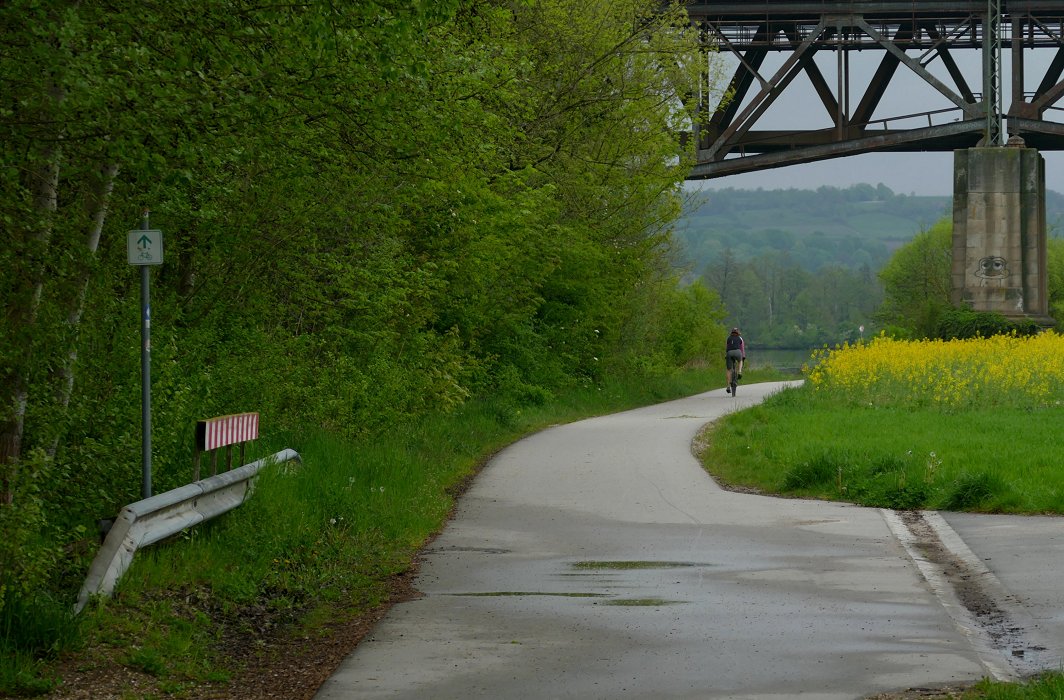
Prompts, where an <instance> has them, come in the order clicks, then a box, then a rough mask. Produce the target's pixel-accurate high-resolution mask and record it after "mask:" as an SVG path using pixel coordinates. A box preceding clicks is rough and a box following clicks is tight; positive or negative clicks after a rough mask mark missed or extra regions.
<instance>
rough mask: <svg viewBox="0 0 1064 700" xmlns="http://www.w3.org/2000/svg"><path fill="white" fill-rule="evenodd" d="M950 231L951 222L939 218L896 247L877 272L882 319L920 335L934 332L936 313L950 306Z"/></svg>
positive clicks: (938, 314)
mask: <svg viewBox="0 0 1064 700" xmlns="http://www.w3.org/2000/svg"><path fill="white" fill-rule="evenodd" d="M952 234H953V225H952V222H951V221H950V220H949V219H942V220H940V221H939V222H938V223H936V224H935V225H934V226H932V227H931V228H930V229H928V230H926V231H923V232H921V233H919V234H917V235H916V236H915V237H914V238H913V239H912V241H910V242H909V243H907V244H906V245H904V246H902V247H901V248H899V249H898V250H897V251H895V253H894V256H893V257H892V258H891V259H890V262H888V263H887V265H886V267H884V268H883V270H882V271H880V273H879V278H880V279H881V280H882V282H883V289H884V300H883V306H882V307H881V309H880V311H879V319H880V320H881V321H882V322H884V323H886V324H891V325H895V326H899V327H902V328H906V329H908V330H909V331H911V332H912V333H915V334H917V335H920V336H930V335H932V334H933V333H934V330H935V325H936V324H937V322H938V318H939V316H940V315H941V314H942V312H943V311H945V310H946V309H949V308H952V303H951V301H950V260H951V245H952Z"/></svg>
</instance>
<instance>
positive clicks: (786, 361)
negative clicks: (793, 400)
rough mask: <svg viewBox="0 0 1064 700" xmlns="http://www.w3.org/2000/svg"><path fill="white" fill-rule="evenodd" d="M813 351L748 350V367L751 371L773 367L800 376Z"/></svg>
mask: <svg viewBox="0 0 1064 700" xmlns="http://www.w3.org/2000/svg"><path fill="white" fill-rule="evenodd" d="M812 353H813V351H812V350H779V349H774V348H773V349H759V348H747V351H746V359H747V366H749V367H750V368H751V369H762V368H765V367H773V368H775V369H778V370H780V371H781V372H793V373H795V374H799V373H800V372H801V370H802V365H803V364H807V363H808V362H809V356H810V355H811V354H812Z"/></svg>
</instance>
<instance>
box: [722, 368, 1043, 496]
mask: <svg viewBox="0 0 1064 700" xmlns="http://www.w3.org/2000/svg"><path fill="white" fill-rule="evenodd" d="M1062 421H1064V407H1053V408H1045V409H1038V410H1024V409H1020V408H997V409H993V410H991V409H972V410H967V411H963V412H957V413H943V412H940V411H935V410H933V409H904V408H871V407H868V408H861V407H854V406H845V407H842V406H836V405H834V404H832V403H831V402H828V401H823V400H821V399H819V398H818V397H816V396H815V395H814V393H813V392H812V391H810V389H809V388H808V387H802V388H800V389H792V390H788V391H785V392H782V393H780V394H777V395H776V396H773V397H770V398H769V399H768V400H767V401H766V402H765V403H763V404H762V405H760V406H757V407H755V408H752V409H750V410H747V411H743V412H741V413H736V414H732V415H730V416H727V417H726V418H724V419H723V420H721V421H719V422H717V423H716V424H715V425H714V426H712V427H711V429H710V435H709V440H710V442H711V448H710V449H709V450H708V451H707V452H706V453H705V455H704V463H705V464H706V466H707V468H708V469H709V470H710V471H711V473H713V474H714V475H715V476H716V477H718V478H719V479H720V480H721V481H722V482H724V483H726V484H741V485H745V486H751V487H754V488H758V489H761V490H763V491H766V492H771V493H780V494H784V495H788V496H799V497H806V498H821V499H834V500H844V501H852V502H854V503H859V504H862V505H867V506H876V507H886V508H899V509H906V508H934V509H940V510H957V511H972V512H993V513H1027V514H1033V513H1058V514H1059V513H1064V472H1061V470H1060V469H1059V467H1058V465H1059V446H1058V440H1059V438H1058V435H1059V430H1060V425H1061V423H1062Z"/></svg>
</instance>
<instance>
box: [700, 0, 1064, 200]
mask: <svg viewBox="0 0 1064 700" xmlns="http://www.w3.org/2000/svg"><path fill="white" fill-rule="evenodd" d="M993 4H994V5H998V6H1000V8H1001V19H1000V24H1001V33H1000V45H1001V47H1003V48H1004V49H1007V50H1009V51H1011V57H1012V85H1013V89H1012V95H1011V102H1010V105H1009V108H1008V110H1007V112H1006V113H1005V114H1004V115H1002V116H1003V117H1004V119H1005V122H1006V124H1007V130H1008V134H1009V135H1010V136H1015V137H1020V138H1022V139H1024V142H1025V143H1026V145H1028V146H1031V147H1034V148H1037V149H1039V150H1043V151H1056V150H1064V125H1062V124H1060V123H1058V122H1054V121H1052V120H1049V119H1046V116H1047V113H1050V112H1058V111H1059V112H1061V113H1064V111H1061V110H1060V108H1058V107H1056V105H1057V103H1058V102H1059V101H1060V100H1061V98H1064V81H1062V75H1064V3H1061V2H1059V0H1058V1H1056V2H1053V1H1047V0H995V2H994V3H993ZM987 7H988V3H987V0H970V1H964V0H960V1H957V0H923V1H919V0H906V1H900V0H894V1H889V0H879V1H875V0H870V1H861V0H821V1H819V2H817V1H813V0H743V1H738V0H720V1H717V0H689V2H688V3H687V8H688V14H689V16H690V17H691V21H692V22H693V23H694V24H695V25H696V26H697V27H698V28H699V31H700V33H701V35H702V36H703V37H704V38H705V41H706V42H707V43H711V44H713V46H714V47H715V48H716V49H717V50H719V51H720V52H722V53H728V54H730V55H732V56H734V57H735V58H736V59H737V63H738V65H737V67H736V69H735V72H734V74H733V75H732V78H731V81H730V83H729V86H728V90H727V94H728V95H729V96H730V99H729V100H725V101H722V102H718V103H717V104H710V100H712V99H718V98H719V96H711V95H710V94H709V91H708V89H704V93H705V94H703V96H702V98H701V99H702V100H703V104H702V107H703V113H704V114H708V118H707V119H706V120H705V121H704V123H702V124H699V125H698V126H697V127H696V133H695V135H694V137H695V138H696V139H697V144H698V159H697V164H696V165H695V167H694V169H693V171H692V173H691V175H690V179H707V178H714V177H722V176H725V175H732V174H737V173H742V172H750V171H754V170H762V169H767V168H774V167H781V166H784V165H792V164H796V163H805V162H811V161H815V160H823V159H826V158H834V157H838V156H843V155H855V154H859V153H868V152H872V151H952V150H955V149H958V148H969V147H972V146H976V145H978V144H979V143H980V142H981V141H982V140H983V138H984V137H985V135H986V133H987V131H988V123H989V120H988V116H987V104H986V102H984V94H991V97H992V99H993V93H991V92H989V91H988V88H987V86H986V85H984V86H982V89H981V90H980V91H976V90H975V89H973V87H972V86H971V85H969V84H968V82H967V81H966V79H965V76H964V75H963V73H962V71H961V70H960V68H959V67H958V63H957V61H956V59H955V57H954V52H956V51H962V50H966V51H972V50H979V51H984V49H985V41H986V38H987V37H986V28H987V25H988V21H987V20H988V12H987ZM1034 49H1038V50H1043V51H1055V52H1056V53H1055V55H1054V59H1053V61H1052V62H1051V63H1050V65H1049V66H1048V68H1047V69H1046V71H1045V74H1044V75H1043V76H1041V79H1040V80H1039V83H1038V87H1037V88H1036V89H1035V90H1034V91H1032V92H1029V93H1028V92H1025V90H1024V79H1025V66H1024V52H1025V51H1027V50H1034ZM854 51H857V52H863V51H877V52H881V53H882V57H881V58H880V61H879V64H878V67H877V69H876V71H875V73H874V75H873V76H872V78H871V79H869V80H867V82H866V83H865V84H864V85H863V86H859V87H861V88H862V89H860V90H859V91H858V92H857V94H856V95H855V97H856V98H857V99H855V100H854V102H855V103H856V106H855V107H852V108H851V104H850V103H851V94H852V93H853V87H854V86H853V84H852V75H851V73H850V66H849V57H850V54H851V53H852V52H854ZM772 52H783V53H786V54H787V56H786V57H785V59H784V61H783V65H782V66H781V67H780V68H779V69H778V70H777V71H776V72H775V73H774V74H773V75H771V76H768V75H762V74H761V70H762V67H763V65H764V62H765V59H766V58H767V57H768V55H769V54H770V53H772ZM821 52H832V53H834V54H835V60H836V66H837V75H836V84H835V85H834V86H832V85H831V84H830V82H829V81H828V79H827V78H825V76H824V75H823V73H822V71H821V70H820V67H819V66H818V64H817V62H816V61H815V57H816V56H817V55H818V54H820V53H821ZM934 61H940V62H941V65H942V66H943V68H944V70H945V73H946V76H948V77H945V76H942V77H940V76H936V75H934V74H933V73H932V72H931V71H929V70H928V68H927V67H928V66H929V65H930V64H931V63H932V62H934ZM899 69H903V70H909V71H911V72H912V73H914V74H915V75H917V76H919V78H920V79H921V80H922V81H923V82H924V83H926V84H927V85H930V86H931V87H933V88H934V89H935V90H936V91H937V92H938V93H939V94H941V95H942V96H943V97H945V98H946V99H947V100H948V101H949V102H950V103H951V106H949V107H947V108H945V109H935V110H930V109H929V110H926V111H923V112H919V113H915V114H901V115H892V116H890V117H885V118H883V117H880V118H875V119H873V116H874V115H875V112H876V108H877V107H879V106H880V104H881V102H882V99H883V96H884V94H885V93H886V90H887V88H888V87H889V85H890V84H891V81H892V79H894V78H895V76H896V74H897V72H898V70H899ZM803 74H804V75H805V77H806V78H808V81H809V84H811V85H812V87H813V90H814V92H815V93H816V97H817V98H818V99H819V101H820V102H821V103H822V104H823V106H824V108H825V110H826V112H827V114H828V116H829V118H830V121H831V126H829V127H827V128H823V129H816V130H793V131H783V130H779V129H776V130H769V129H759V128H757V127H758V126H759V120H760V118H761V117H762V116H763V115H764V114H765V112H766V111H767V110H768V109H769V108H770V107H771V106H772V105H773V104H775V103H776V101H777V99H778V98H779V97H780V95H781V94H783V93H784V92H785V91H787V90H788V88H792V85H793V83H794V80H795V78H797V77H799V76H800V75H803ZM984 82H985V78H984ZM993 89H994V87H991V88H990V90H993ZM995 101H996V102H999V101H1000V96H998V99H997V100H995ZM993 109H994V106H993V105H992V106H991V110H993ZM914 122H917V123H918V124H917V125H916V126H913V124H914Z"/></svg>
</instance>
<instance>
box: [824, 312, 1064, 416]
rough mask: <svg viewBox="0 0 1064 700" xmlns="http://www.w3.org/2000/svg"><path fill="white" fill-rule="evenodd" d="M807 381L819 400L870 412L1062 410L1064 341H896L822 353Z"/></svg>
mask: <svg viewBox="0 0 1064 700" xmlns="http://www.w3.org/2000/svg"><path fill="white" fill-rule="evenodd" d="M806 376H807V378H808V380H809V382H810V383H811V384H812V385H813V387H814V389H815V391H816V392H817V393H820V392H825V393H827V394H829V395H831V396H832V397H833V398H838V399H840V400H846V401H847V402H856V403H859V404H861V405H871V406H899V405H915V406H928V405H931V406H939V407H941V408H946V409H950V410H958V409H959V410H963V409H966V408H979V407H985V406H988V405H1024V406H1050V405H1059V404H1060V402H1061V401H1062V400H1064V336H1062V335H1059V334H1057V333H1054V332H1052V331H1047V332H1045V333H1042V334H1040V335H1037V336H1028V337H1017V336H1014V335H997V336H994V337H992V338H975V339H970V340H949V341H943V340H894V339H892V338H888V337H886V336H879V337H877V338H874V339H873V340H871V341H870V342H867V343H858V344H856V345H849V344H847V345H842V346H839V347H836V348H835V349H830V350H829V349H826V348H825V349H824V350H820V351H817V352H816V353H814V355H813V364H812V366H810V367H807V368H806Z"/></svg>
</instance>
